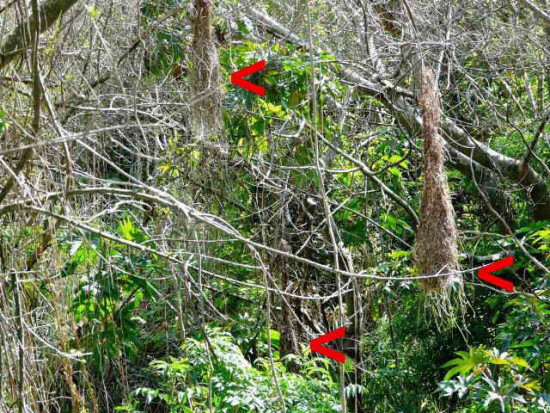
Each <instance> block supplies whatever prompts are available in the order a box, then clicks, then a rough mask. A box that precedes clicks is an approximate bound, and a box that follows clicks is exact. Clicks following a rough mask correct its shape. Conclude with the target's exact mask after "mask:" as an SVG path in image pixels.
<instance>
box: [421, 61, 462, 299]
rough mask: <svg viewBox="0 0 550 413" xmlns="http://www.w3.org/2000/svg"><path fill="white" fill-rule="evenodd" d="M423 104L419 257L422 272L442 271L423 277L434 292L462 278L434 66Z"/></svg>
mask: <svg viewBox="0 0 550 413" xmlns="http://www.w3.org/2000/svg"><path fill="white" fill-rule="evenodd" d="M420 103H421V106H422V121H423V126H422V137H423V155H424V165H423V169H422V173H423V176H424V189H423V192H422V201H421V206H420V212H421V218H420V225H419V227H418V231H417V238H416V248H415V259H416V263H417V267H418V273H419V275H421V276H422V275H435V274H441V276H439V277H437V278H424V279H422V280H421V285H422V288H423V289H424V290H425V291H427V292H430V291H441V290H444V289H446V288H447V287H449V286H450V285H451V284H452V283H453V282H455V281H456V280H457V279H458V278H459V273H458V248H457V240H458V233H457V229H456V223H455V214H454V210H453V206H452V203H451V197H450V194H449V186H448V183H447V177H446V175H445V170H444V161H445V150H444V142H443V139H442V138H441V136H440V135H439V120H440V108H439V93H438V90H437V86H436V84H435V82H434V78H433V74H432V71H431V70H430V69H424V70H423V71H422V87H421V97H420Z"/></svg>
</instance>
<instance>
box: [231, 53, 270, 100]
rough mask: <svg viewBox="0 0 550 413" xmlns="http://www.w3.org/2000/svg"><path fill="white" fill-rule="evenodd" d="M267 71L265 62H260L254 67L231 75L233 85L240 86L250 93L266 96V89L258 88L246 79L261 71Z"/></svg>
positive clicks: (251, 66) (248, 67)
mask: <svg viewBox="0 0 550 413" xmlns="http://www.w3.org/2000/svg"><path fill="white" fill-rule="evenodd" d="M263 69H265V60H260V61H259V62H256V63H254V64H253V65H250V66H247V67H245V68H244V69H241V70H239V71H238V72H235V73H233V74H232V75H231V83H233V84H234V85H237V86H240V87H242V88H243V89H246V90H248V91H249V92H252V93H255V94H257V95H260V96H265V88H263V87H261V86H258V85H256V84H254V83H252V82H249V81H248V80H244V78H245V77H247V76H250V75H251V74H253V73H256V72H258V71H260V70H263Z"/></svg>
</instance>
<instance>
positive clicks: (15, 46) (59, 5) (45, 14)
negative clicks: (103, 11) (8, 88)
mask: <svg viewBox="0 0 550 413" xmlns="http://www.w3.org/2000/svg"><path fill="white" fill-rule="evenodd" d="M77 1H78V0H47V1H45V2H44V3H42V4H41V5H40V9H39V12H38V16H37V14H36V13H33V14H32V15H31V17H30V22H26V21H23V22H21V23H20V24H19V25H18V26H17V27H16V28H15V29H13V30H12V32H11V33H10V34H8V35H7V36H6V38H5V39H4V41H3V42H2V43H1V45H0V70H2V69H4V68H5V67H6V66H7V65H8V64H9V63H10V62H11V61H12V60H13V59H15V58H16V57H17V56H20V55H21V54H22V53H23V52H24V51H25V49H26V48H29V47H31V46H32V45H33V40H32V36H30V35H29V33H28V30H27V28H30V31H31V33H34V31H35V30H36V28H38V32H39V33H43V32H45V31H46V30H48V29H49V28H50V27H51V26H52V25H53V24H54V23H55V22H56V21H57V19H58V18H59V17H60V16H62V15H63V14H64V13H66V12H67V10H69V9H70V8H71V7H72V6H73V5H74V4H76V2H77ZM29 23H30V24H29Z"/></svg>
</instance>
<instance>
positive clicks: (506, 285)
mask: <svg viewBox="0 0 550 413" xmlns="http://www.w3.org/2000/svg"><path fill="white" fill-rule="evenodd" d="M512 265H514V257H513V256H512V255H509V256H508V257H506V258H503V259H501V260H499V261H497V262H493V263H492V264H489V265H486V266H485V267H483V268H480V269H479V272H478V274H477V276H478V277H479V278H480V279H481V280H483V281H487V282H488V283H491V284H494V285H496V286H498V287H500V288H503V289H505V290H507V291H514V283H512V282H510V281H506V280H503V279H502V278H500V277H497V276H495V275H493V274H491V272H493V271H499V270H502V269H503V268H506V267H511V266H512Z"/></svg>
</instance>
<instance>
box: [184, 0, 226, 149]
mask: <svg viewBox="0 0 550 413" xmlns="http://www.w3.org/2000/svg"><path fill="white" fill-rule="evenodd" d="M212 13H213V6H212V1H211V0H194V2H193V8H192V10H191V17H190V18H191V24H192V26H193V43H192V52H191V61H192V66H191V71H190V77H191V91H192V94H193V101H192V125H193V135H194V138H195V139H196V140H198V141H200V142H203V143H207V142H211V143H212V142H217V143H218V144H221V141H220V136H219V135H220V133H221V132H222V127H223V116H222V98H223V93H222V89H221V87H220V62H219V59H218V51H217V49H216V44H215V41H214V30H213V27H212Z"/></svg>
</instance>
